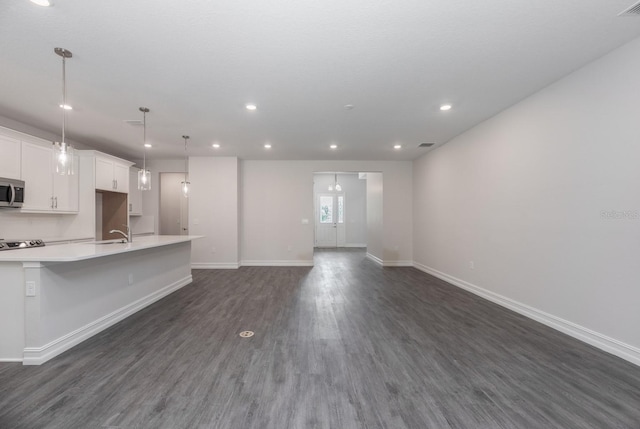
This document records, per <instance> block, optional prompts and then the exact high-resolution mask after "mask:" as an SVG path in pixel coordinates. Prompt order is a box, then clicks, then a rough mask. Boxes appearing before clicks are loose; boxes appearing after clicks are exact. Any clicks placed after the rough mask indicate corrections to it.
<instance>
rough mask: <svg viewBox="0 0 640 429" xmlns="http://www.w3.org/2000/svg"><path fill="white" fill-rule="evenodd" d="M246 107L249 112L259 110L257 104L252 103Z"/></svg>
mask: <svg viewBox="0 0 640 429" xmlns="http://www.w3.org/2000/svg"><path fill="white" fill-rule="evenodd" d="M244 107H246V108H247V110H256V109H257V108H258V106H256V105H255V104H252V103H249V104H247V105H246V106H244Z"/></svg>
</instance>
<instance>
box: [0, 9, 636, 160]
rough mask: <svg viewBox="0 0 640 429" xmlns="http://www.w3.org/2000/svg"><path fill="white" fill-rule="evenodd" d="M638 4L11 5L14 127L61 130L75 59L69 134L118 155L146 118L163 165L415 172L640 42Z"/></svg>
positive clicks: (6, 69)
mask: <svg viewBox="0 0 640 429" xmlns="http://www.w3.org/2000/svg"><path fill="white" fill-rule="evenodd" d="M632 3H634V0H538V1H535V2H532V1H526V2H525V1H522V0H484V1H467V2H458V1H452V0H404V1H394V0H325V1H309V0H302V1H294V0H232V1H219V0H215V1H212V0H190V1H187V2H182V1H166V0H135V1H132V0H109V1H86V0H54V6H53V7H50V8H42V7H39V6H36V5H34V4H32V3H31V2H29V1H28V0H14V1H2V2H0V40H1V41H2V49H1V51H0V67H1V69H0V73H1V79H0V116H4V117H7V118H9V119H13V120H17V121H20V122H23V123H27V124H30V125H34V126H36V127H38V128H41V129H43V130H46V131H52V132H55V133H59V132H60V127H61V115H62V114H61V111H60V109H59V108H58V107H57V106H58V104H59V103H60V101H61V67H62V64H61V59H60V57H59V56H57V55H55V54H54V52H53V49H54V48H55V47H62V48H66V49H68V50H70V51H72V52H73V55H74V56H73V58H72V59H70V60H68V62H67V81H68V100H69V104H71V105H73V106H74V110H73V111H72V112H70V113H69V115H68V128H67V135H68V136H69V137H70V138H71V139H72V140H76V141H80V142H84V143H86V144H88V145H91V146H94V147H96V148H98V149H101V150H104V151H105V152H109V153H112V154H115V155H119V156H123V157H126V158H132V159H135V158H140V157H141V154H142V129H141V127H136V126H132V125H129V124H126V123H125V122H124V120H127V119H142V114H141V113H140V112H139V111H138V107H140V106H145V107H148V108H149V109H151V112H150V113H149V115H148V117H147V124H148V128H147V134H148V139H149V140H150V141H151V142H152V143H153V145H154V147H153V148H152V149H150V150H149V152H148V156H149V157H150V158H168V157H176V156H183V155H184V142H183V140H182V138H181V136H182V135H183V134H188V135H190V136H191V139H190V141H189V153H190V154H191V155H222V156H239V157H241V158H245V159H350V160H353V159H361V160H384V159H393V160H409V159H414V158H416V157H418V156H419V155H421V154H423V153H425V151H426V150H428V149H418V148H417V146H418V144H420V143H423V142H435V143H436V144H438V145H439V144H443V143H446V142H447V141H448V140H450V139H451V138H452V137H454V136H456V135H458V134H460V133H462V132H464V131H465V130H467V129H469V128H470V127H472V126H474V125H475V124H478V123H479V122H481V121H483V120H484V119H486V118H488V117H491V116H493V115H494V114H496V113H497V112H499V111H501V110H503V109H505V108H507V107H508V106H510V105H512V104H514V103H516V102H517V101H519V100H521V99H522V98H524V97H526V96H528V95H530V94H532V93H533V92H535V91H537V90H539V89H541V88H543V87H545V86H546V85H549V84H550V83H552V82H554V81H555V80H557V79H559V78H560V77H562V76H564V75H566V74H568V73H570V72H572V71H573V70H576V69H578V68H580V67H581V66H583V65H584V64H586V63H588V62H590V61H592V60H594V59H596V58H598V57H600V56H602V55H603V54H605V53H607V52H608V51H610V50H612V49H614V48H616V47H618V46H620V45H621V44H624V43H625V42H627V41H629V40H631V39H633V38H635V37H638V36H640V18H635V17H618V16H617V14H618V13H619V12H621V11H622V10H624V9H626V8H627V7H628V6H630V5H631V4H632ZM603 79H606V76H603ZM247 102H253V103H256V104H257V105H258V109H257V110H256V111H254V112H249V111H247V110H246V109H245V108H244V105H245V104H246V103H247ZM445 102H446V103H451V104H453V109H452V110H450V111H449V112H441V111H440V110H439V106H440V104H442V103H445ZM346 104H352V105H354V106H355V108H354V109H353V110H346V109H345V108H344V106H345V105H346ZM214 141H217V142H219V143H220V144H221V148H220V149H218V150H214V149H213V148H212V147H211V144H212V143H213V142H214ZM267 141H268V142H270V143H271V144H272V145H273V148H272V149H271V150H269V151H267V150H265V149H264V148H263V147H262V146H263V144H264V143H265V142H267ZM332 142H335V143H336V144H338V146H339V147H338V149H337V150H335V151H331V150H329V144H330V143H332ZM394 143H400V144H402V145H403V149H402V150H400V151H397V150H394V149H393V148H392V146H393V144H394Z"/></svg>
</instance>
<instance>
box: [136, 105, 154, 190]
mask: <svg viewBox="0 0 640 429" xmlns="http://www.w3.org/2000/svg"><path fill="white" fill-rule="evenodd" d="M139 110H140V111H141V112H142V128H143V132H142V133H143V134H142V144H143V147H144V150H143V152H142V154H143V155H142V170H140V171H138V189H140V190H141V191H148V190H150V189H151V172H150V171H149V170H147V113H149V109H147V108H146V107H141V108H140V109H139Z"/></svg>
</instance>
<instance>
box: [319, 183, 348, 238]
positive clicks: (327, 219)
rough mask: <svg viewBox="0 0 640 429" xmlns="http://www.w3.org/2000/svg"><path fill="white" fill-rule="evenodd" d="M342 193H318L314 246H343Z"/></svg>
mask: <svg viewBox="0 0 640 429" xmlns="http://www.w3.org/2000/svg"><path fill="white" fill-rule="evenodd" d="M344 209H345V207H344V194H335V193H331V194H329V193H323V194H318V200H317V202H316V247H344V244H345V224H344Z"/></svg>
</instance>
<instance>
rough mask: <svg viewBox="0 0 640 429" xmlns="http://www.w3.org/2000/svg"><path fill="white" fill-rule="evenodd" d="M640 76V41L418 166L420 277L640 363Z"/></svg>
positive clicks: (415, 180) (416, 199)
mask: <svg viewBox="0 0 640 429" xmlns="http://www.w3.org/2000/svg"><path fill="white" fill-rule="evenodd" d="M638 76H640V39H637V40H635V41H633V42H631V43H629V44H627V45H625V46H623V47H622V48H620V49H618V50H616V51H613V52H612V53H611V54H609V55H607V56H605V57H603V58H601V59H599V60H597V61H595V62H593V63H591V64H590V65H588V66H586V67H584V68H583V69H580V70H578V71H577V72H575V73H573V74H571V75H569V76H567V77H565V78H564V79H562V80H560V81H558V82H557V83H555V84H553V85H551V86H549V87H547V88H546V89H544V90H542V91H540V92H538V93H536V94H534V95H533V96H531V97H529V98H528V99H526V100H524V101H522V102H520V103H519V104H517V105H515V106H513V107H511V108H509V109H507V110H505V111H504V112H502V113H501V114H499V115H497V116H495V117H494V118H492V119H490V120H488V121H486V122H484V123H482V124H480V125H478V126H477V127H475V128H473V129H471V130H470V131H468V132H466V133H464V134H463V135H461V136H459V137H457V138H455V139H453V140H451V141H450V142H449V143H447V144H446V145H444V146H442V147H440V148H438V149H436V150H433V151H432V152H430V153H428V154H427V155H425V156H423V157H421V158H420V159H418V160H416V161H415V162H414V177H413V198H414V216H413V217H414V224H413V225H414V227H413V231H414V236H415V242H414V252H413V253H414V261H415V263H416V266H417V267H418V268H421V269H423V270H424V271H427V272H430V273H432V274H435V275H437V276H439V277H441V278H444V279H445V280H448V281H450V282H452V283H454V284H456V285H458V286H461V287H464V288H467V289H469V290H471V291H473V292H474V293H477V294H479V295H482V296H485V297H487V298H489V299H491V300H493V301H496V302H498V303H500V304H502V305H505V306H507V307H510V308H512V309H514V310H516V311H519V312H521V313H523V314H525V315H528V316H529V317H532V318H534V319H536V320H539V321H541V322H543V323H545V324H548V325H550V326H553V327H555V328H556V329H559V330H561V331H564V332H566V333H569V334H570V335H573V336H575V337H577V338H580V339H582V340H584V341H586V342H589V343H591V344H593V345H596V346H597V347H600V348H602V349H604V350H607V351H609V352H612V353H614V354H616V355H618V356H620V357H623V358H624V359H627V360H630V361H632V362H635V363H636V364H640V330H638V326H640V311H638V304H639V303H640V287H638V281H639V279H640V263H639V262H638V256H639V255H640V214H639V213H640V185H639V184H640V167H639V162H640V126H639V125H638V118H639V117H640V101H639V99H638V94H640V80H638ZM472 261H473V265H472V264H471V262H472ZM472 267H473V268H472Z"/></svg>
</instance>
